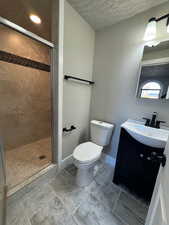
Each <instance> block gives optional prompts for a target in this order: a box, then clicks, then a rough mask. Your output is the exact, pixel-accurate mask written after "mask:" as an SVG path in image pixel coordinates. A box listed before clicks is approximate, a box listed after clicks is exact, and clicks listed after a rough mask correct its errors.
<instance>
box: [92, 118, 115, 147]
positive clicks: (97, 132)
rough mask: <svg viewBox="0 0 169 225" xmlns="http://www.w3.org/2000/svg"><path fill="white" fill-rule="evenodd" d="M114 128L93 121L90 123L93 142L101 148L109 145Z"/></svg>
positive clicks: (107, 124)
mask: <svg viewBox="0 0 169 225" xmlns="http://www.w3.org/2000/svg"><path fill="white" fill-rule="evenodd" d="M113 128H114V125H113V124H110V123H106V122H102V121H98V120H92V121H91V122H90V133H91V141H92V142H94V143H95V144H97V145H100V146H106V145H108V144H109V142H110V138H111V134H112V131H113Z"/></svg>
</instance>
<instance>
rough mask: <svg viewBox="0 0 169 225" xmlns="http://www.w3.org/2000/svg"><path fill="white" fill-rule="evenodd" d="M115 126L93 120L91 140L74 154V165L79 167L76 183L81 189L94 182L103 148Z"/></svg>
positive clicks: (75, 150)
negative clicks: (95, 169) (96, 166)
mask: <svg viewBox="0 0 169 225" xmlns="http://www.w3.org/2000/svg"><path fill="white" fill-rule="evenodd" d="M113 127H114V125H112V124H109V123H105V122H101V121H96V120H92V121H91V140H92V141H90V142H85V143H82V144H80V145H78V146H77V147H76V148H75V149H74V152H73V158H74V165H75V166H76V167H77V169H78V170H77V176H76V183H77V185H78V186H80V187H84V186H87V185H89V184H90V183H91V182H92V181H93V177H94V166H95V165H96V164H97V161H98V160H99V159H100V157H101V154H102V150H103V147H104V146H106V145H107V144H108V143H109V141H110V137H111V134H112V130H113Z"/></svg>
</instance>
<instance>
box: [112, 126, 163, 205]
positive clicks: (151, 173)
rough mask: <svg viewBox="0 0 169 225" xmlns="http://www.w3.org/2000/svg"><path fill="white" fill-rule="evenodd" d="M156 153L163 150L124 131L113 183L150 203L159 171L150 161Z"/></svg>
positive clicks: (122, 131)
mask: <svg viewBox="0 0 169 225" xmlns="http://www.w3.org/2000/svg"><path fill="white" fill-rule="evenodd" d="M154 151H155V152H162V149H154V148H151V147H148V146H145V145H143V144H141V143H139V142H137V141H136V140H135V139H133V138H132V137H131V136H130V135H129V134H128V133H127V132H126V131H125V130H124V129H122V130H121V135H120V142H119V149H118V154H117V161H116V167H115V175H114V180H113V181H114V182H115V183H116V184H121V185H124V186H126V187H127V188H128V189H129V190H130V191H131V192H134V193H135V194H137V195H138V196H139V197H141V198H144V199H145V200H147V201H149V200H150V199H151V196H152V192H153V188H154V185H155V181H156V177H157V173H158V170H159V165H158V164H155V163H154V162H152V161H151V160H148V159H149V158H150V156H151V153H152V152H154Z"/></svg>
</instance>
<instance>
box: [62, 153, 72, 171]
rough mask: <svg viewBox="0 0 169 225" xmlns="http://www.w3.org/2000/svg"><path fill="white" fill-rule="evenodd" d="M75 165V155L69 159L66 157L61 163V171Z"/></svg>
mask: <svg viewBox="0 0 169 225" xmlns="http://www.w3.org/2000/svg"><path fill="white" fill-rule="evenodd" d="M72 163H73V154H72V155H69V156H68V157H66V158H65V159H63V160H62V162H61V169H64V168H66V167H67V166H68V165H70V164H72Z"/></svg>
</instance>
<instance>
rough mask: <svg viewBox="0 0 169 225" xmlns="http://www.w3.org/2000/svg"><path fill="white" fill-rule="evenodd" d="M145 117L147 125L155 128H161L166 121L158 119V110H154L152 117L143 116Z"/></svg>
mask: <svg viewBox="0 0 169 225" xmlns="http://www.w3.org/2000/svg"><path fill="white" fill-rule="evenodd" d="M143 119H144V120H146V122H145V126H148V127H154V128H158V129H160V124H161V123H165V121H161V120H157V112H154V113H153V114H152V118H151V119H149V118H143Z"/></svg>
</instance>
